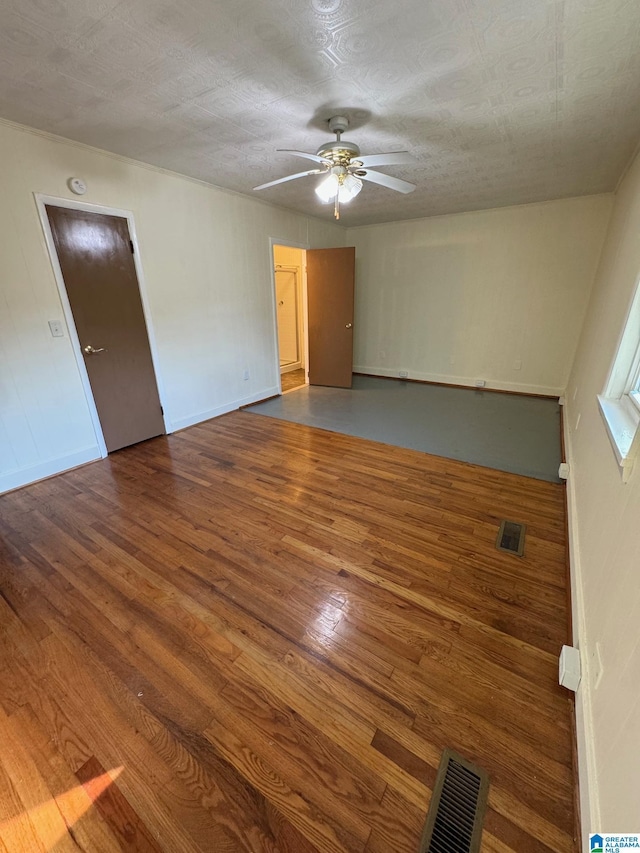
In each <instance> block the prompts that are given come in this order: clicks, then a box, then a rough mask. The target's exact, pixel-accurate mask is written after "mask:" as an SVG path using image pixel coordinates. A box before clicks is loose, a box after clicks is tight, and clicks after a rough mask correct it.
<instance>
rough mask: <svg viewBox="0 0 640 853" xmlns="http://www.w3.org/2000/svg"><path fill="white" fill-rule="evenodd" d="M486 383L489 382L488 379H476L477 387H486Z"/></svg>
mask: <svg viewBox="0 0 640 853" xmlns="http://www.w3.org/2000/svg"><path fill="white" fill-rule="evenodd" d="M486 384H487V381H486V379H476V381H475V386H476V388H484V387H485V385H486Z"/></svg>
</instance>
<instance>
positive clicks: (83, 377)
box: [33, 193, 173, 459]
mask: <svg viewBox="0 0 640 853" xmlns="http://www.w3.org/2000/svg"><path fill="white" fill-rule="evenodd" d="M33 196H34V199H35V202H36V206H37V208H38V215H39V217H40V224H41V225H42V231H43V234H44V240H45V243H46V246H47V251H48V254H49V260H50V261H51V266H52V267H53V275H54V278H55V282H56V286H57V288H58V295H59V297H60V302H61V305H62V312H63V314H64V319H65V322H66V324H67V329H68V332H69V339H70V341H71V348H72V350H73V355H74V358H75V360H76V364H77V366H78V372H79V374H80V381H81V382H82V388H83V391H84V394H85V397H86V400H87V406H88V407H89V414H90V416H91V422H92V424H93V429H94V432H95V434H96V441H97V443H98V448H99V450H100V456H101V457H102V458H103V459H104V458H105V457H106V456H108V451H107V445H106V443H105V440H104V434H103V432H102V425H101V423H100V418H99V417H98V410H97V408H96V404H95V400H94V397H93V391H92V390H91V383H90V382H89V374H88V373H87V366H86V364H85V360H84V356H83V354H82V347H81V345H80V338H79V337H78V331H77V329H76V324H75V321H74V319H73V312H72V310H71V303H70V302H69V296H68V294H67V288H66V286H65V283H64V277H63V275H62V269H61V268H60V261H59V259H58V253H57V251H56V246H55V242H54V239H53V233H52V231H51V224H50V223H49V217H48V216H47V210H46V207H45V205H47V204H50V205H52V206H54V207H66V208H70V209H71V210H83V211H85V212H86V213H102V214H104V215H106V216H118V217H120V218H121V219H126V220H127V228H128V229H129V237H130V239H131V241H132V243H133V263H134V266H135V270H136V278H137V279H138V290H139V291H140V299H141V301H142V312H143V314H144V321H145V325H146V327H147V338H148V340H149V349H150V351H151V362H152V364H153V372H154V374H155V380H156V387H157V389H158V397H159V398H160V405H161V406H162V420H163V422H164V428H165V432H166V433H167V434H169V433H171V432H172V431H173V430H172V429H171V423H170V421H169V419H168V416H167V405H166V395H165V392H164V385H163V382H162V378H161V374H160V370H159V367H158V365H159V363H160V359H159V357H158V348H157V345H156V339H155V333H154V330H153V324H152V322H151V310H150V308H149V301H148V299H147V292H146V285H145V280H144V272H143V269H142V263H141V261H140V249H139V246H138V237H137V234H136V226H135V221H134V218H133V213H132V212H131V211H130V210H121V209H120V208H116V207H105V206H104V205H100V204H90V203H89V202H84V201H76V200H75V199H69V198H57V197H55V196H50V195H45V194H44V193H34V194H33Z"/></svg>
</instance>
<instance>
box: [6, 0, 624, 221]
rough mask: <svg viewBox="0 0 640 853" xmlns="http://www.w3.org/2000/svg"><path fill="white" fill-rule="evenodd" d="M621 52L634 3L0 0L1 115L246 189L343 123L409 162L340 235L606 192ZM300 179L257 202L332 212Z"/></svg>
mask: <svg viewBox="0 0 640 853" xmlns="http://www.w3.org/2000/svg"><path fill="white" fill-rule="evenodd" d="M639 45H640V3H639V2H638V0H548V2H545V0H526V2H520V0H395V2H393V3H385V2H381V0H378V2H370V0H368V1H367V0H179V2H175V0H123V2H120V0H3V2H2V4H1V5H0V116H2V117H4V118H7V119H11V120H13V121H17V122H21V123H23V124H27V125H31V126H32V127H36V128H40V129H43V130H47V131H51V132H53V133H56V134H60V135H61V136H66V137H69V138H71V139H75V140H78V141H80V142H85V143H88V144H89V145H94V146H97V147H99V148H104V149H107V150H109V151H113V152H116V153H118V154H122V155H125V156H128V157H132V158H134V159H137V160H143V161H145V162H147V163H152V164H155V165H158V166H162V167H164V168H166V169H172V170H174V171H177V172H181V173H183V174H185V175H190V176H192V177H195V178H199V179H201V180H204V181H208V182H210V183H212V184H216V185H218V186H221V187H227V188H229V189H233V190H237V191H239V192H242V193H251V188H252V187H253V186H255V185H257V184H261V183H264V182H267V181H270V180H274V179H275V178H279V177H282V176H284V175H287V174H289V173H292V172H299V171H302V170H304V169H305V168H307V167H306V166H305V161H304V160H300V159H298V158H295V157H292V156H291V155H287V154H278V153H276V152H275V149H276V148H297V149H302V150H306V151H313V152H315V150H316V148H317V147H318V145H320V143H322V142H324V141H327V140H330V139H331V138H332V136H331V134H330V133H329V132H328V130H327V131H326V130H323V129H322V128H323V125H322V122H323V121H325V120H326V119H328V118H329V116H331V115H333V114H335V113H346V114H347V115H348V116H349V117H350V118H351V120H352V128H351V129H350V130H349V132H348V133H346V134H345V138H347V139H350V140H352V141H353V142H356V143H357V144H358V145H359V146H360V148H361V150H362V153H363V154H371V153H377V152H379V151H389V150H404V149H406V150H409V151H410V152H411V153H412V154H413V155H414V156H415V158H416V164H415V165H411V166H402V167H400V166H395V167H391V166H388V167H380V171H385V172H388V173H389V174H392V175H395V176H397V177H400V178H405V179H406V180H409V181H411V182H413V183H415V184H417V189H416V191H415V192H414V193H412V194H411V195H400V194H399V193H395V192H392V191H390V190H387V189H384V188H382V187H378V186H374V185H372V184H366V185H365V187H364V189H363V191H362V193H361V194H360V195H359V196H358V198H357V199H356V200H355V201H354V202H353V203H352V205H351V206H350V207H345V208H344V209H343V218H342V220H341V222H342V224H345V225H357V224H365V223H371V222H383V221H390V220H394V219H407V218H416V217H422V216H431V215H434V214H442V213H451V212H456V211H463V210H473V209H480V208H488V207H496V206H500V205H507V204H518V203H525V202H532V201H539V200H543V199H551V198H559V197H563V196H573V195H582V194H586V193H599V192H605V191H609V190H612V189H614V188H615V186H616V182H617V180H618V178H619V176H620V174H621V172H622V171H623V169H624V167H625V165H626V164H627V162H628V160H629V158H630V157H631V155H632V153H633V151H634V149H635V146H636V144H637V142H638V139H639V138H640V50H639ZM308 168H313V166H312V165H311V164H310V163H309V165H308ZM315 180H316V179H314V178H303V179H300V180H297V181H293V182H291V183H287V184H282V185H279V186H277V187H274V188H272V189H269V190H265V191H262V192H261V193H260V194H259V195H260V197H261V198H263V199H265V200H267V201H271V202H274V203H276V204H279V205H282V206H285V207H289V208H291V209H294V210H298V211H303V212H305V213H309V214H312V215H315V216H323V217H326V218H328V219H330V218H331V216H332V209H331V206H323V205H320V204H319V202H318V201H317V199H316V196H315V193H314V192H313V188H314V182H315ZM255 195H258V194H255Z"/></svg>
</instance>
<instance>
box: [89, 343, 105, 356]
mask: <svg viewBox="0 0 640 853" xmlns="http://www.w3.org/2000/svg"><path fill="white" fill-rule="evenodd" d="M84 351H85V352H86V354H87V355H93V354H94V353H97V352H106V349H105V348H104V347H100V348H99V349H94V348H93V347H92V346H91V344H87V345H86V347H85V348H84Z"/></svg>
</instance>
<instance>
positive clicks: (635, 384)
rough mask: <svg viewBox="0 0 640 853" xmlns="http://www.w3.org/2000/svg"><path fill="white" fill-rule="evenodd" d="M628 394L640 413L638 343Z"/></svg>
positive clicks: (639, 357)
mask: <svg viewBox="0 0 640 853" xmlns="http://www.w3.org/2000/svg"><path fill="white" fill-rule="evenodd" d="M626 392H627V394H628V395H629V397H630V399H631V402H632V403H633V405H634V406H635V407H636V408H637V409H638V411H639V412H640V342H639V343H638V348H637V349H636V354H635V357H634V359H633V365H632V367H631V370H630V372H629V380H628V382H627V388H626Z"/></svg>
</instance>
